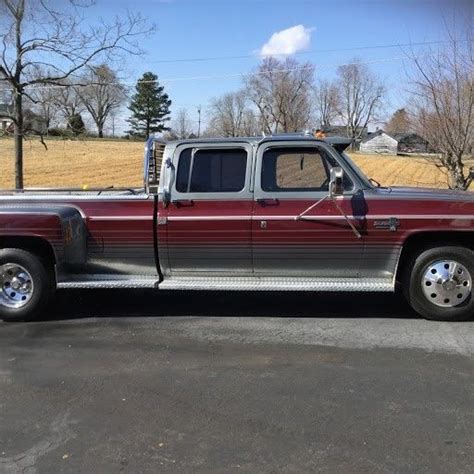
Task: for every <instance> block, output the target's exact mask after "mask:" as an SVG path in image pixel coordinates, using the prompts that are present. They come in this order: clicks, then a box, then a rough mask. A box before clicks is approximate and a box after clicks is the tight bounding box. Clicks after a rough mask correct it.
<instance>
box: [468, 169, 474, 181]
mask: <svg viewBox="0 0 474 474" xmlns="http://www.w3.org/2000/svg"><path fill="white" fill-rule="evenodd" d="M469 177H470V178H471V179H474V166H471V167H470V168H469Z"/></svg>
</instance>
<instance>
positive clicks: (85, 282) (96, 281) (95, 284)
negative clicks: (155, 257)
mask: <svg viewBox="0 0 474 474" xmlns="http://www.w3.org/2000/svg"><path fill="white" fill-rule="evenodd" d="M157 287H158V281H157V279H156V278H145V277H141V278H140V277H135V278H123V277H117V276H115V275H103V276H102V277H101V276H99V275H81V276H74V277H71V279H70V280H67V281H60V282H58V284H57V288H58V289H65V288H92V289H93V288H157Z"/></svg>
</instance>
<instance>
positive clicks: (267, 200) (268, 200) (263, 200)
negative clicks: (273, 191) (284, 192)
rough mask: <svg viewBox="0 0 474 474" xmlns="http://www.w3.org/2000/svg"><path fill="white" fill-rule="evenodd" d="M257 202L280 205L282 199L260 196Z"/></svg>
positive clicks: (266, 204)
mask: <svg viewBox="0 0 474 474" xmlns="http://www.w3.org/2000/svg"><path fill="white" fill-rule="evenodd" d="M257 202H258V203H259V204H260V205H261V206H263V207H265V206H278V205H279V204H280V200H279V199H276V198H259V199H257Z"/></svg>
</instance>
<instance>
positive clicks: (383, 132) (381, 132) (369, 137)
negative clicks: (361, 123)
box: [362, 128, 398, 143]
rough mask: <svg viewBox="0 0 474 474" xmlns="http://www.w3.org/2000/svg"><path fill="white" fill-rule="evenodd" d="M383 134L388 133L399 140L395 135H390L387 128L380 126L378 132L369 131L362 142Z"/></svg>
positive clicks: (388, 134)
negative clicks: (383, 128)
mask: <svg viewBox="0 0 474 474" xmlns="http://www.w3.org/2000/svg"><path fill="white" fill-rule="evenodd" d="M382 134H383V135H387V136H389V137H390V138H393V139H394V140H396V141H397V142H398V140H397V139H396V138H395V136H394V135H390V133H387V132H386V131H385V130H382V129H381V128H379V129H378V130H377V131H376V132H373V133H369V134H368V135H367V136H366V137H365V138H363V139H362V143H365V142H368V141H370V140H372V138H375V137H378V136H380V135H382Z"/></svg>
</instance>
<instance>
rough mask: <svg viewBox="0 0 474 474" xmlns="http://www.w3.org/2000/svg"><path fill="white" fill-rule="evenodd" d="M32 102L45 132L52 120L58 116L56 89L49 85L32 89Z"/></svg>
mask: <svg viewBox="0 0 474 474" xmlns="http://www.w3.org/2000/svg"><path fill="white" fill-rule="evenodd" d="M31 96H32V98H33V101H34V103H35V104H36V105H35V107H34V109H35V110H36V111H37V112H38V114H39V116H40V117H41V118H42V120H43V122H44V127H45V130H46V132H47V131H48V130H49V129H50V128H51V125H52V124H53V122H54V120H55V119H56V117H57V116H58V112H59V107H58V102H57V91H56V90H54V89H52V88H50V87H43V88H38V89H36V90H34V91H33V92H32V93H31Z"/></svg>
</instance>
